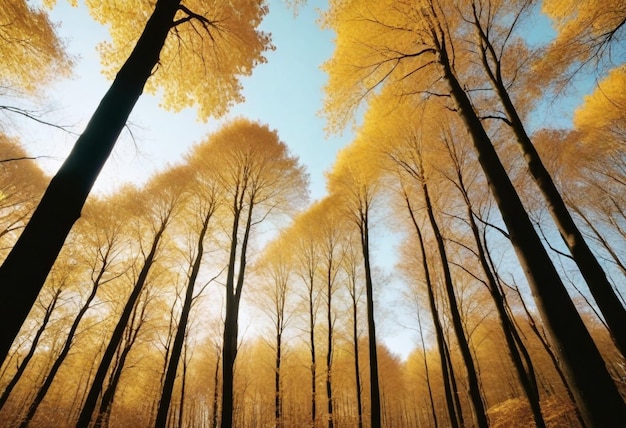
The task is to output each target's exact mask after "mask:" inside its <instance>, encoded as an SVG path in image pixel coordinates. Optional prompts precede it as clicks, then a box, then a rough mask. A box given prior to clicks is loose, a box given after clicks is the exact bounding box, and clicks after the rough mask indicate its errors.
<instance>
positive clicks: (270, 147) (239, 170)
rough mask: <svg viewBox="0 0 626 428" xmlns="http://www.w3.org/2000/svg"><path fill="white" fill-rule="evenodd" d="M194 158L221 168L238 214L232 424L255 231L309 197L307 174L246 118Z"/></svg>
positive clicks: (231, 304) (230, 275)
mask: <svg viewBox="0 0 626 428" xmlns="http://www.w3.org/2000/svg"><path fill="white" fill-rule="evenodd" d="M192 157H194V158H197V159H202V160H203V162H205V163H206V165H205V166H206V167H207V168H208V169H209V170H213V171H214V172H215V176H216V180H217V182H218V183H219V186H220V189H221V190H220V192H221V193H222V194H223V195H224V203H225V204H226V206H227V207H228V208H229V210H230V215H231V216H232V217H231V220H232V227H231V230H230V231H229V233H230V249H229V256H228V267H227V272H226V311H225V319H224V342H223V358H222V382H223V384H222V391H223V392H222V419H221V425H222V427H225V428H226V427H230V426H232V424H233V405H234V403H233V399H234V396H233V392H234V390H233V387H234V382H233V380H234V366H235V359H236V357H237V347H238V332H239V325H238V317H239V307H240V302H241V296H242V291H243V286H244V280H245V273H246V267H247V256H248V254H247V251H248V245H249V240H250V235H251V233H252V232H253V229H254V228H255V226H257V225H259V224H260V223H261V222H263V221H264V220H265V219H266V218H267V217H268V216H271V215H272V216H273V215H279V214H283V215H285V214H288V213H289V212H290V211H292V210H293V208H294V207H296V206H298V204H299V203H300V202H301V200H302V197H303V196H304V197H305V196H306V192H305V191H304V189H305V187H306V183H307V177H306V175H305V173H304V171H303V169H302V167H301V166H300V165H299V164H298V159H297V158H295V157H293V156H291V155H290V154H289V152H288V149H287V146H286V145H285V144H284V143H283V142H281V141H280V140H279V138H278V134H277V133H276V132H275V131H271V130H270V129H269V128H268V127H267V126H266V125H261V124H259V123H255V122H251V121H249V120H246V119H235V120H233V121H232V122H230V123H228V124H226V125H224V126H223V127H222V128H221V129H220V130H219V131H217V132H216V133H215V134H212V135H211V136H209V138H208V140H207V141H206V142H205V143H204V144H201V145H198V146H197V147H196V148H195V149H194V151H193V154H192Z"/></svg>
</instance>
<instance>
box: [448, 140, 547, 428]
mask: <svg viewBox="0 0 626 428" xmlns="http://www.w3.org/2000/svg"><path fill="white" fill-rule="evenodd" d="M453 144H454V143H453V142H452V141H446V146H447V148H448V151H449V153H450V156H451V158H452V160H453V162H454V165H455V173H456V178H457V182H456V186H457V188H458V189H459V191H460V192H461V194H462V196H463V201H464V202H465V207H466V213H467V220H468V223H469V226H470V229H471V231H472V236H473V237H474V242H475V244H476V256H477V257H478V260H479V262H480V266H481V268H482V270H483V274H484V275H485V280H486V281H485V285H486V286H487V289H488V290H489V294H490V295H491V298H492V300H493V302H494V304H495V306H496V310H497V313H498V320H499V321H500V326H501V328H502V332H503V333H504V338H505V340H506V343H507V346H508V353H509V356H510V357H511V361H512V362H513V366H514V367H515V370H516V373H517V378H518V380H519V382H520V383H521V385H522V389H523V391H524V394H525V395H526V399H527V400H528V403H529V404H530V408H531V411H532V414H533V419H534V422H535V425H536V426H537V427H538V428H544V427H545V426H546V424H545V421H544V420H543V416H542V414H541V405H540V399H539V390H538V389H537V382H536V379H535V375H534V368H533V365H532V361H531V360H530V358H526V359H525V360H524V361H522V355H520V349H519V348H518V347H524V344H523V343H522V342H521V340H516V337H518V339H519V336H518V335H517V331H516V326H515V324H514V323H513V322H512V321H511V319H510V317H509V314H508V312H507V308H506V304H505V301H504V296H503V293H502V289H501V287H499V286H498V283H497V279H496V277H495V275H494V274H493V272H492V271H491V267H490V266H489V260H488V259H487V257H486V255H485V248H484V246H483V244H482V241H481V238H480V231H479V230H478V225H477V224H476V220H475V219H474V211H473V208H472V202H471V201H470V198H469V194H468V192H467V189H466V187H465V182H464V180H463V173H462V171H461V165H460V162H459V159H458V158H457V156H456V153H455V151H454V147H453V146H452V145H453ZM524 362H525V363H526V367H525V366H524Z"/></svg>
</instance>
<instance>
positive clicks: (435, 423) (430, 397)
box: [417, 307, 439, 428]
mask: <svg viewBox="0 0 626 428" xmlns="http://www.w3.org/2000/svg"><path fill="white" fill-rule="evenodd" d="M417 325H418V328H419V331H420V342H421V345H422V358H424V372H425V373H426V387H427V388H428V400H429V403H430V414H431V415H432V417H433V426H434V427H435V428H438V427H439V423H438V421H437V411H436V410H435V400H434V398H433V389H432V386H431V383H430V370H428V359H427V356H426V343H425V342H424V332H423V331H422V320H421V318H420V310H419V307H418V308H417Z"/></svg>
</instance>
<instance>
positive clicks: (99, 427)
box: [94, 302, 147, 428]
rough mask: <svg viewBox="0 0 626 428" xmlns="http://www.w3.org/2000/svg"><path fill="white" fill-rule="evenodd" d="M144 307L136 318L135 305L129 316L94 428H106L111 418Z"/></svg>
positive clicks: (143, 314) (137, 333)
mask: <svg viewBox="0 0 626 428" xmlns="http://www.w3.org/2000/svg"><path fill="white" fill-rule="evenodd" d="M146 305H147V302H144V304H143V306H142V307H141V313H140V314H139V317H137V309H138V306H137V305H135V307H134V308H133V313H132V316H131V320H130V324H129V325H128V327H127V329H126V331H127V333H126V338H125V343H124V345H123V346H122V347H121V352H120V353H119V356H118V359H117V361H116V363H115V364H114V368H113V373H112V374H111V379H110V381H109V384H108V385H107V387H106V388H105V390H104V393H103V394H102V399H101V401H100V408H99V409H98V412H97V416H96V422H95V424H94V428H103V427H104V428H106V427H107V426H108V425H109V418H110V416H111V409H112V407H113V401H114V400H115V393H116V392H117V387H118V385H119V383H120V379H121V377H122V372H123V371H124V367H125V365H126V359H127V358H128V354H129V353H130V350H131V349H132V347H133V345H134V344H135V341H136V340H137V336H138V335H139V331H140V330H141V327H142V326H143V323H144V320H145V314H146ZM135 320H137V323H138V324H137V327H135Z"/></svg>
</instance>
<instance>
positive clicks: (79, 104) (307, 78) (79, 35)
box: [20, 0, 351, 199]
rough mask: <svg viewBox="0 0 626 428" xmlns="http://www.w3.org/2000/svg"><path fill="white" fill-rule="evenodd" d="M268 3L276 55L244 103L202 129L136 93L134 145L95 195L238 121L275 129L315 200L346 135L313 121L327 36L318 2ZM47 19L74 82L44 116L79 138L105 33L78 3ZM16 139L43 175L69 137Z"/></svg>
mask: <svg viewBox="0 0 626 428" xmlns="http://www.w3.org/2000/svg"><path fill="white" fill-rule="evenodd" d="M269 4H270V13H269V14H268V15H267V16H266V18H265V20H264V21H263V24H262V29H263V30H265V31H268V32H271V33H272V39H273V43H274V45H275V46H276V50H275V51H273V52H268V53H267V59H268V62H267V63H266V64H262V65H260V66H258V67H257V68H256V69H255V70H254V72H253V75H252V76H251V77H249V78H245V79H244V80H243V81H242V82H243V84H244V92H243V93H244V96H245V98H246V101H245V103H243V104H240V105H237V106H235V107H234V108H233V109H232V111H231V113H230V114H229V115H228V116H227V117H226V118H223V119H221V120H220V121H216V120H211V121H209V122H208V123H206V124H205V123H200V122H198V121H197V120H196V113H195V111H194V110H193V109H187V110H185V111H183V112H181V113H178V114H174V113H172V112H167V111H165V110H163V109H160V108H159V107H158V103H159V99H158V98H157V97H154V96H150V95H146V94H144V95H143V96H142V97H141V99H140V100H139V102H138V104H137V106H136V108H135V109H134V111H133V113H132V115H131V117H130V123H131V125H130V129H131V131H132V134H133V136H134V141H133V139H132V138H130V136H129V133H128V132H124V134H123V135H122V137H121V138H120V140H119V141H118V144H117V146H116V149H115V151H114V153H113V155H112V157H111V159H110V160H109V162H108V163H107V165H106V166H105V168H104V169H103V171H102V173H101V175H100V177H99V178H98V181H97V182H96V185H95V188H94V191H95V192H99V193H109V192H112V191H114V190H115V189H116V188H118V187H119V186H121V185H122V184H124V183H125V182H134V183H138V184H140V183H142V182H143V181H145V180H146V179H147V178H148V177H149V176H150V174H152V173H154V172H156V171H158V170H161V169H163V168H165V166H166V165H167V163H168V162H169V163H175V162H177V161H179V160H180V159H181V157H182V155H184V154H185V153H186V152H187V151H188V149H189V147H190V146H191V145H192V144H194V143H197V142H200V141H201V140H202V139H203V138H204V137H205V136H206V135H207V134H209V133H211V132H213V131H214V130H216V129H217V128H218V127H219V124H220V123H222V122H224V121H226V120H228V119H229V118H232V117H235V116H245V117H247V118H249V119H253V120H259V121H260V122H262V123H267V124H268V125H269V126H270V127H271V128H273V129H276V130H278V133H279V135H280V137H281V139H282V140H283V141H284V142H285V143H287V145H288V146H289V147H290V149H291V151H292V153H293V154H295V155H297V156H299V158H300V160H301V162H302V163H303V164H305V165H306V167H307V169H308V171H309V173H310V175H311V195H312V197H313V198H314V199H315V198H320V197H321V196H323V194H324V187H325V183H324V171H326V170H327V169H329V168H330V166H331V165H332V162H333V161H334V158H335V154H336V152H337V150H339V149H340V148H341V147H342V146H344V145H346V144H348V143H349V142H350V138H351V135H350V133H349V132H346V133H344V135H343V136H331V137H328V138H327V137H326V135H325V132H324V130H323V128H324V121H323V119H321V118H320V117H318V115H317V113H318V112H319V110H320V108H321V106H322V86H323V84H324V82H325V80H326V76H325V74H324V73H323V72H322V71H321V70H320V68H319V67H320V65H321V64H322V62H324V61H325V60H327V59H328V58H330V56H331V55H332V51H333V44H332V38H333V34H332V32H330V31H323V30H321V29H320V28H319V26H318V25H317V24H316V21H317V19H318V17H319V11H318V9H319V8H323V7H325V4H326V2H325V1H322V0H315V1H309V2H308V3H307V5H306V6H303V7H301V8H300V9H299V13H298V14H297V15H294V11H293V10H291V9H289V8H287V7H286V6H285V4H284V3H283V2H282V1H280V0H271V1H270V2H269ZM51 18H52V20H53V21H54V22H57V23H59V34H60V35H61V37H62V38H63V39H64V40H65V42H66V45H67V48H68V51H69V52H70V53H71V54H72V55H74V56H75V57H76V58H77V59H76V67H75V68H74V77H73V78H72V79H67V80H63V81H61V82H58V83H57V84H55V85H54V87H53V88H52V89H51V90H50V92H49V94H48V96H49V98H50V100H51V103H52V104H51V108H52V109H53V111H52V112H51V113H50V114H49V116H48V117H49V119H50V120H52V121H56V122H59V123H62V124H70V125H73V128H72V129H73V130H74V131H75V132H77V133H80V132H81V131H82V128H83V126H84V124H85V123H86V122H87V120H89V117H90V116H91V113H92V112H93V111H94V109H95V107H96V105H97V103H98V102H99V101H100V99H101V98H102V96H103V95H104V93H105V91H106V90H107V88H108V86H109V83H110V82H108V81H107V80H106V79H105V78H104V77H103V76H102V75H101V73H100V63H99V57H98V54H97V52H96V44H97V43H98V42H100V41H102V40H105V39H106V38H107V37H108V35H107V31H106V28H105V27H102V26H100V25H99V24H97V23H95V22H94V21H93V20H92V19H91V17H90V16H89V14H88V11H87V9H86V7H85V6H84V5H80V6H79V7H78V8H72V7H70V6H69V5H68V4H67V2H64V1H60V2H59V3H58V4H57V6H56V7H55V8H54V10H53V11H52V12H51ZM20 136H21V138H22V140H23V143H24V145H25V146H26V148H27V150H28V151H29V152H30V153H31V154H35V155H45V156H49V158H48V159H45V160H44V161H43V167H44V169H45V170H46V172H47V173H49V174H53V173H54V172H55V171H56V170H57V169H58V167H59V166H60V164H61V162H62V161H63V159H64V158H65V157H66V155H67V154H68V153H69V150H70V149H71V147H72V145H73V143H74V141H75V138H76V137H75V136H73V135H67V134H65V133H63V132H57V131H53V130H50V129H47V128H45V127H41V128H39V127H34V128H30V129H29V130H28V131H27V132H26V133H20Z"/></svg>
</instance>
